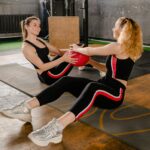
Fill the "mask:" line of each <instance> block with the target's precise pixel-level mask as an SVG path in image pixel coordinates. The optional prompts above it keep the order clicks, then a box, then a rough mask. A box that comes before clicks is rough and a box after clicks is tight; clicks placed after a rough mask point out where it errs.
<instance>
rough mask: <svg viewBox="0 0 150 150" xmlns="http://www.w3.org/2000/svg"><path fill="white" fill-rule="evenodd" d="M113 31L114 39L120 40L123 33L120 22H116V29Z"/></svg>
mask: <svg viewBox="0 0 150 150" xmlns="http://www.w3.org/2000/svg"><path fill="white" fill-rule="evenodd" d="M112 31H113V37H114V39H116V40H117V39H118V37H119V35H120V32H121V28H120V22H119V20H117V21H116V23H115V26H114V28H113V29H112Z"/></svg>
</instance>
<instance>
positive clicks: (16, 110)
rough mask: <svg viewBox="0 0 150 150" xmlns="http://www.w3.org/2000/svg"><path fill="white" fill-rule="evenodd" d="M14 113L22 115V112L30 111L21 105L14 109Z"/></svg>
mask: <svg viewBox="0 0 150 150" xmlns="http://www.w3.org/2000/svg"><path fill="white" fill-rule="evenodd" d="M13 112H15V113H20V112H24V113H28V112H29V110H28V108H26V107H25V106H24V104H20V105H19V106H18V107H17V108H16V109H14V111H13Z"/></svg>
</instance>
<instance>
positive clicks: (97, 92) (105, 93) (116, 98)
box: [76, 88, 123, 120]
mask: <svg viewBox="0 0 150 150" xmlns="http://www.w3.org/2000/svg"><path fill="white" fill-rule="evenodd" d="M122 93H123V90H122V88H120V93H119V96H114V95H112V94H110V93H108V92H106V91H104V90H98V91H96V92H95V94H94V96H93V98H92V100H91V102H90V104H89V105H88V106H87V107H86V108H85V109H84V110H82V111H81V112H80V113H79V114H78V115H77V116H76V120H78V119H79V118H81V117H82V116H83V115H84V114H85V113H86V112H87V111H89V109H90V108H91V107H92V106H93V104H94V101H95V99H96V97H97V96H99V95H103V96H105V97H107V98H109V99H110V100H113V101H120V100H121V99H122Z"/></svg>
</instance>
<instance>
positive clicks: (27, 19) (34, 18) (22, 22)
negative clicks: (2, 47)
mask: <svg viewBox="0 0 150 150" xmlns="http://www.w3.org/2000/svg"><path fill="white" fill-rule="evenodd" d="M32 20H39V18H38V17H36V16H31V17H28V18H26V19H25V20H22V21H21V30H22V37H23V40H25V38H27V36H28V32H27V30H26V28H25V25H29V24H30V23H31V21H32Z"/></svg>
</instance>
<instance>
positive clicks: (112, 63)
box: [111, 55, 117, 78]
mask: <svg viewBox="0 0 150 150" xmlns="http://www.w3.org/2000/svg"><path fill="white" fill-rule="evenodd" d="M116 65H117V58H116V57H115V56H114V55H113V56H112V57H111V68H112V78H115V77H116Z"/></svg>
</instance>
